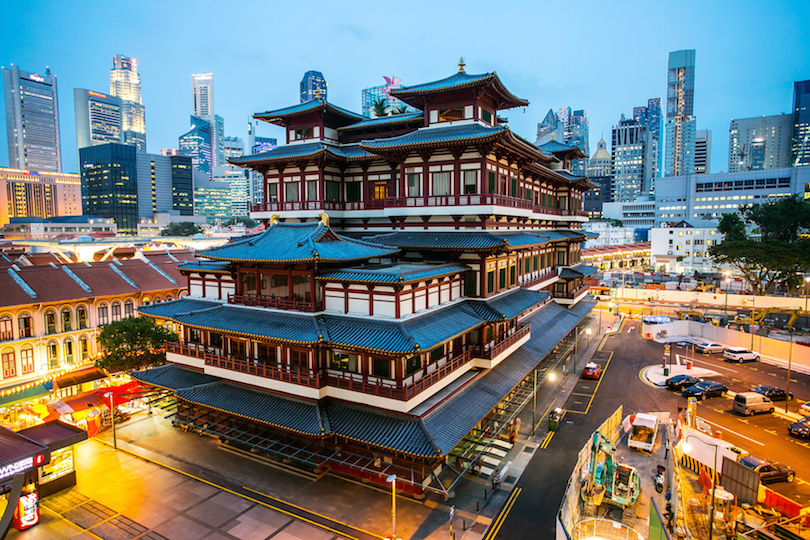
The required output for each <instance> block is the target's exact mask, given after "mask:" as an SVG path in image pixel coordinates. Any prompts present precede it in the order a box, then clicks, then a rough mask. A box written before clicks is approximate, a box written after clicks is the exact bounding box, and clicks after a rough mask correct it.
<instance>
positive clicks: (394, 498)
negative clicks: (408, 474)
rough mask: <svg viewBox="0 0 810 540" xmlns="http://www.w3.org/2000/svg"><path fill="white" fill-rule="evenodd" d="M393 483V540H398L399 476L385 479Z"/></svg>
mask: <svg viewBox="0 0 810 540" xmlns="http://www.w3.org/2000/svg"><path fill="white" fill-rule="evenodd" d="M385 481H386V482H390V483H391V540H397V475H396V474H392V475H391V476H389V477H388V478H386V479H385Z"/></svg>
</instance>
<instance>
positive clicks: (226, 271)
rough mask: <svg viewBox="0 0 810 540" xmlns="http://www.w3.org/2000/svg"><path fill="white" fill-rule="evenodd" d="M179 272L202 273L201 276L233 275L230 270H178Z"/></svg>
mask: <svg viewBox="0 0 810 540" xmlns="http://www.w3.org/2000/svg"><path fill="white" fill-rule="evenodd" d="M177 271H178V272H180V273H181V274H182V273H184V272H187V273H189V274H191V273H200V274H231V273H232V272H231V271H230V270H210V269H208V268H178V269H177Z"/></svg>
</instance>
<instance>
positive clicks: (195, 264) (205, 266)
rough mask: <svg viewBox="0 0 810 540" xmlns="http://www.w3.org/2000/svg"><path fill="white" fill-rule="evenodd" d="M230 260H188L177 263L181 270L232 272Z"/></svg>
mask: <svg viewBox="0 0 810 540" xmlns="http://www.w3.org/2000/svg"><path fill="white" fill-rule="evenodd" d="M230 268H231V263H230V262H228V261H188V262H184V263H181V264H178V265H177V269H178V270H180V271H181V272H183V271H185V272H209V273H210V272H230Z"/></svg>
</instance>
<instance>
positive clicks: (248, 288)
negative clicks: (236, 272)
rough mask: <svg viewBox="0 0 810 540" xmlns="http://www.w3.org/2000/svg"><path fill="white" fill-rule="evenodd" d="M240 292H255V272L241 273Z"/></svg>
mask: <svg viewBox="0 0 810 540" xmlns="http://www.w3.org/2000/svg"><path fill="white" fill-rule="evenodd" d="M242 294H256V274H242Z"/></svg>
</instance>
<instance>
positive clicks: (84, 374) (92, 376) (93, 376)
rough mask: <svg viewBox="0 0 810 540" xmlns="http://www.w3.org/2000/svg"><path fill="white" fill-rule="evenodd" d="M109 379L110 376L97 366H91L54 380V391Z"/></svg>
mask: <svg viewBox="0 0 810 540" xmlns="http://www.w3.org/2000/svg"><path fill="white" fill-rule="evenodd" d="M107 377H109V375H107V374H106V373H104V372H103V371H102V370H100V369H98V368H97V367H95V366H90V367H86V368H82V369H77V370H76V371H71V372H69V373H65V374H64V375H60V376H58V377H57V378H56V379H54V380H53V387H54V390H56V389H59V388H67V387H68V386H75V385H77V384H84V383H86V382H90V381H97V380H99V379H105V378H107Z"/></svg>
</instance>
